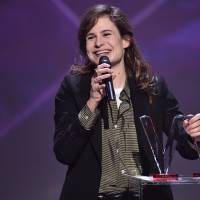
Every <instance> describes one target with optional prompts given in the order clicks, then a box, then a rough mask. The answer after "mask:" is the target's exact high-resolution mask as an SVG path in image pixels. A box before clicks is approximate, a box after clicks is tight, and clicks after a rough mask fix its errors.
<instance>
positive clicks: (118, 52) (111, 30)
mask: <svg viewBox="0 0 200 200" xmlns="http://www.w3.org/2000/svg"><path fill="white" fill-rule="evenodd" d="M128 46H129V41H128V40H127V39H125V38H122V37H121V35H120V33H119V30H118V28H117V27H116V26H115V24H114V23H113V22H112V21H111V20H110V19H109V17H107V16H103V17H100V18H99V19H98V21H97V23H96V24H95V25H94V26H93V27H92V29H91V30H90V31H89V32H88V33H87V35H86V52H87V56H88V58H89V60H90V61H91V62H92V63H94V64H96V65H98V63H99V58H100V57H101V56H108V57H109V59H110V62H111V63H112V66H115V65H117V64H124V49H125V48H127V47H128Z"/></svg>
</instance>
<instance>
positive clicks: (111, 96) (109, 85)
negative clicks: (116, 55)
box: [99, 56, 116, 101]
mask: <svg viewBox="0 0 200 200" xmlns="http://www.w3.org/2000/svg"><path fill="white" fill-rule="evenodd" d="M103 63H106V64H108V65H110V68H111V63H110V60H109V58H108V57H107V56H101V57H100V59H99V65H100V64H103ZM103 82H104V83H105V85H106V87H105V90H106V96H107V98H108V100H109V101H115V99H116V97H115V90H114V87H113V81H112V77H109V78H106V79H104V81H103Z"/></svg>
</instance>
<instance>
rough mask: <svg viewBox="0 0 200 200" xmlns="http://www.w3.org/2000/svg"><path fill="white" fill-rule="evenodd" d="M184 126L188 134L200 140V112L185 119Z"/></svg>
mask: <svg viewBox="0 0 200 200" xmlns="http://www.w3.org/2000/svg"><path fill="white" fill-rule="evenodd" d="M183 127H184V129H185V131H186V132H187V134H188V135H190V136H191V137H192V138H193V139H195V140H196V141H200V113H198V114H196V115H194V116H192V117H191V118H190V119H186V120H184V121H183Z"/></svg>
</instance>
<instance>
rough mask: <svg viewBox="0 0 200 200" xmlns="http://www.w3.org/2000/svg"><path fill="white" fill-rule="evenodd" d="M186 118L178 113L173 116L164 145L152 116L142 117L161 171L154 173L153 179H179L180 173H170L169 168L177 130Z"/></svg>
mask: <svg viewBox="0 0 200 200" xmlns="http://www.w3.org/2000/svg"><path fill="white" fill-rule="evenodd" d="M186 118H187V116H184V115H176V116H175V117H174V118H173V121H172V125H171V128H170V132H169V135H168V139H167V142H166V144H165V145H164V147H163V144H162V141H160V139H159V137H158V133H156V130H155V127H154V125H153V122H152V119H151V117H150V116H147V115H143V116H141V117H140V122H141V124H142V127H143V130H144V133H145V136H146V139H147V142H148V145H149V148H150V151H151V153H152V157H153V160H154V162H155V165H156V167H157V169H158V172H159V173H157V174H152V176H153V180H155V181H162V180H163V181H166V180H176V179H178V175H177V174H176V173H169V168H170V166H171V163H172V160H173V156H174V151H175V145H174V143H175V138H174V135H175V130H176V128H177V127H180V126H182V122H183V120H185V119H186Z"/></svg>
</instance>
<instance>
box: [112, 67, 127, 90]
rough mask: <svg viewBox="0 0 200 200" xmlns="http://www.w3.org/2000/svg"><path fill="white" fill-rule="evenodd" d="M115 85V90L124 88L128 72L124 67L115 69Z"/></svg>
mask: <svg viewBox="0 0 200 200" xmlns="http://www.w3.org/2000/svg"><path fill="white" fill-rule="evenodd" d="M113 71H114V72H113V85H114V88H124V85H125V82H126V71H125V67H124V66H123V65H120V66H117V67H113Z"/></svg>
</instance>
